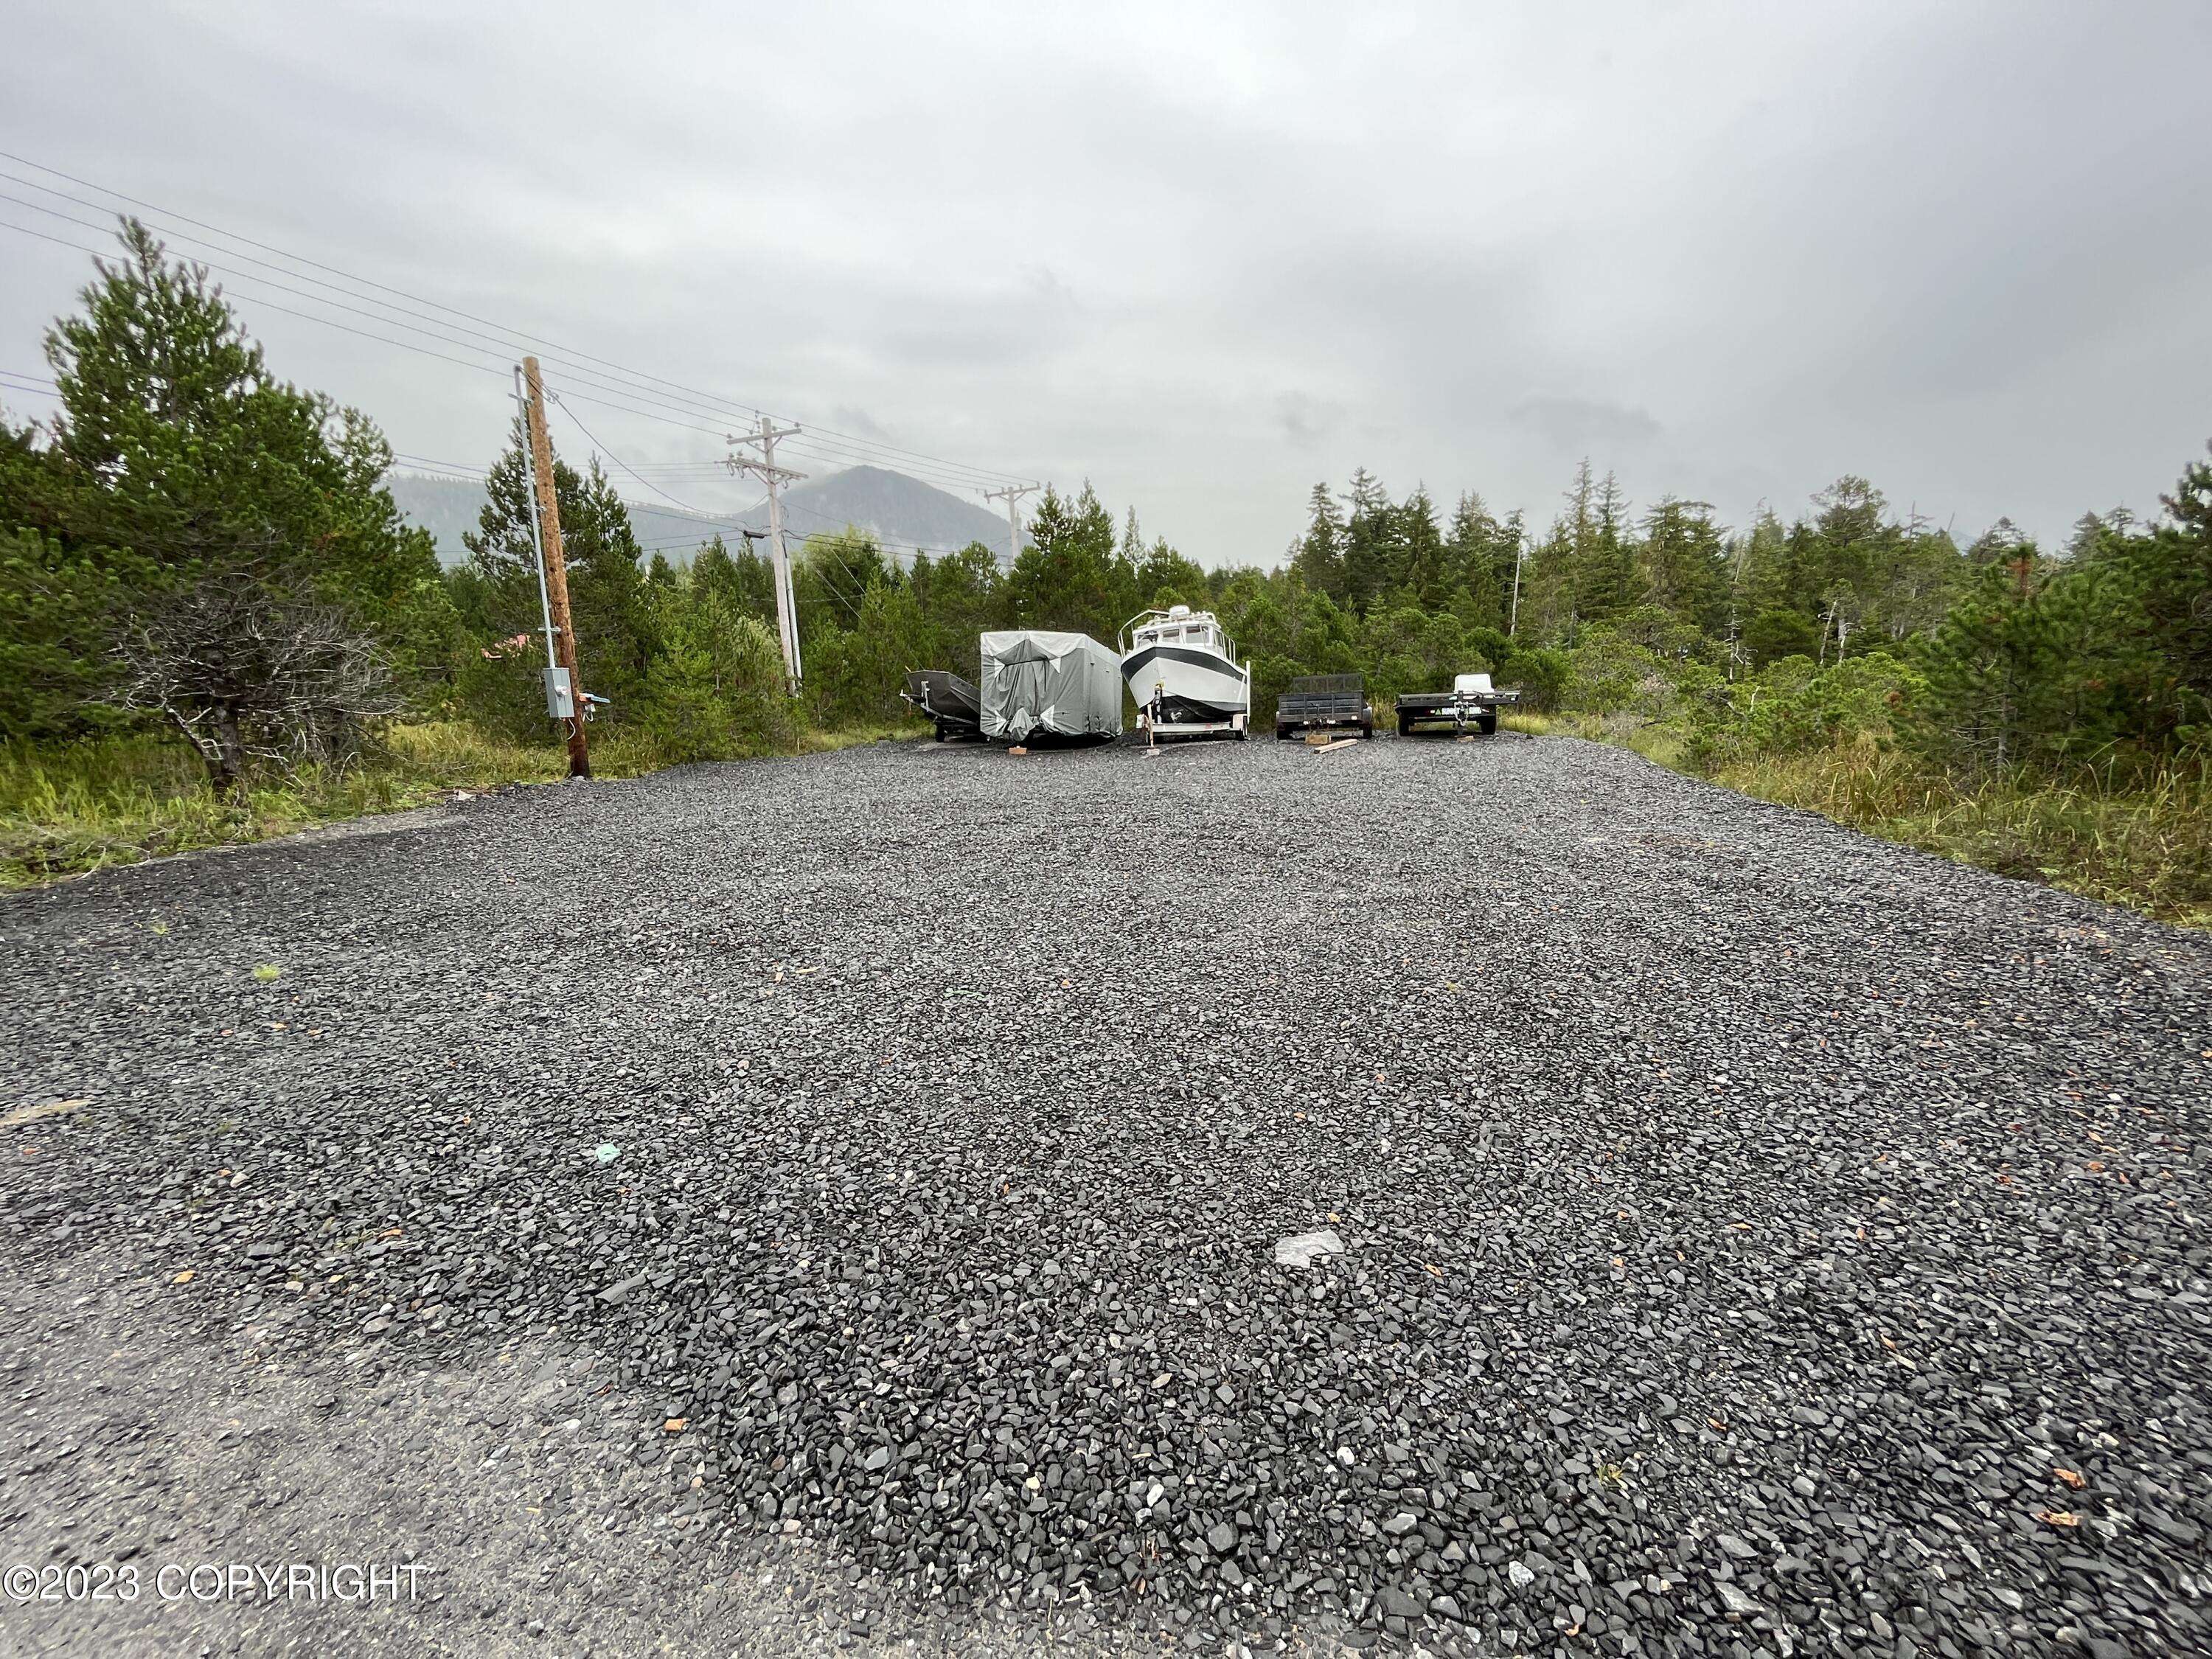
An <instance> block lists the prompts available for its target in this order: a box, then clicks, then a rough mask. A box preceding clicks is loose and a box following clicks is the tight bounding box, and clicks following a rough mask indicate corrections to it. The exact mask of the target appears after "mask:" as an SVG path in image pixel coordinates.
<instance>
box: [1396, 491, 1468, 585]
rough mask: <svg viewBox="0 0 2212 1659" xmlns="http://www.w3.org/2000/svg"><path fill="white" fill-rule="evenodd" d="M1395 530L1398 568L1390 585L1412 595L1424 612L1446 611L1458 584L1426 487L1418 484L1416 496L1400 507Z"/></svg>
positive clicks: (1408, 497) (1407, 499)
mask: <svg viewBox="0 0 2212 1659" xmlns="http://www.w3.org/2000/svg"><path fill="white" fill-rule="evenodd" d="M1395 531H1396V533H1395V537H1394V538H1393V539H1394V540H1395V543H1396V546H1395V548H1394V549H1393V552H1394V554H1395V559H1396V568H1395V570H1394V571H1393V573H1392V575H1393V578H1394V580H1393V581H1392V584H1391V586H1393V587H1394V588H1395V589H1396V590H1397V591H1398V592H1402V593H1407V594H1410V595H1411V596H1412V597H1413V599H1414V601H1415V602H1416V603H1417V604H1419V605H1420V606H1421V608H1422V609H1423V610H1425V611H1442V610H1443V609H1444V608H1445V607H1446V605H1448V604H1449V600H1450V598H1451V593H1452V590H1453V588H1454V587H1455V586H1456V584H1455V582H1454V581H1453V580H1452V574H1453V573H1452V571H1451V568H1450V566H1449V559H1448V557H1447V555H1446V553H1445V550H1444V538H1443V532H1441V531H1439V530H1438V529H1437V507H1436V503H1435V502H1434V501H1431V499H1430V497H1429V492H1428V487H1427V486H1426V485H1425V484H1417V485H1415V486H1414V489H1413V494H1412V495H1408V496H1407V497H1406V499H1405V501H1403V502H1401V504H1400V505H1399V507H1398V511H1397V514H1396V525H1395Z"/></svg>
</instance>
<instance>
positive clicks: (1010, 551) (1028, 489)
mask: <svg viewBox="0 0 2212 1659" xmlns="http://www.w3.org/2000/svg"><path fill="white" fill-rule="evenodd" d="M1035 494H1036V485H1035V484H1008V485H1007V486H1006V488H1005V489H987V490H985V491H984V492H983V499H984V500H985V501H1005V502H1006V568H1007V569H1009V570H1012V568H1014V561H1015V560H1017V559H1018V558H1020V557H1021V556H1022V519H1021V514H1020V513H1019V512H1018V511H1017V510H1016V508H1015V506H1014V503H1015V502H1017V501H1020V500H1021V498H1022V497H1023V496H1024V495H1035Z"/></svg>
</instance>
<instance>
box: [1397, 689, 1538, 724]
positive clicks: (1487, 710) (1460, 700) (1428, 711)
mask: <svg viewBox="0 0 2212 1659" xmlns="http://www.w3.org/2000/svg"><path fill="white" fill-rule="evenodd" d="M1520 701H1521V694H1520V693H1519V692H1518V691H1498V690H1492V687H1491V684H1490V676H1489V675H1487V674H1462V675H1459V676H1457V677H1456V678H1454V679H1453V681H1452V689H1451V690H1449V691H1408V692H1406V693H1405V694H1404V695H1403V696H1400V697H1399V699H1398V735H1399V736H1400V737H1401V738H1410V737H1412V736H1413V732H1414V731H1415V730H1416V729H1417V728H1418V727H1420V726H1431V727H1434V726H1449V727H1451V729H1452V730H1453V731H1455V732H1465V731H1467V730H1468V729H1469V728H1470V727H1472V728H1473V729H1474V730H1475V731H1477V732H1481V733H1483V735H1484V736H1486V737H1487V736H1488V735H1489V734H1490V733H1491V732H1495V731H1496V730H1497V729H1498V709H1499V708H1502V707H1504V705H1506V704H1508V703H1516V702H1520Z"/></svg>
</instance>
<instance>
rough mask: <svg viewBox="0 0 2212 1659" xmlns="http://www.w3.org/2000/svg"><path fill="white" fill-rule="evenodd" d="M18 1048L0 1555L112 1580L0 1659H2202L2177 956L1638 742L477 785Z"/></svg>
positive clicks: (161, 941) (315, 870) (838, 760)
mask: <svg viewBox="0 0 2212 1659" xmlns="http://www.w3.org/2000/svg"><path fill="white" fill-rule="evenodd" d="M0 1012H4V1016H5V1018H4V1028H5V1029H4V1038H0V1042H4V1048H0V1053H4V1054H5V1057H6V1061H7V1069H6V1073H5V1084H4V1088H0V1116H4V1117H8V1118H10V1119H12V1120H15V1121H9V1124H8V1127H4V1128H0V1170H4V1174H0V1214H4V1215H5V1217H6V1218H7V1222H8V1225H6V1226H5V1227H4V1228H0V1263H4V1265H5V1266H6V1267H7V1268H8V1284H7V1291H6V1294H5V1296H4V1297H0V1381H4V1382H5V1383H7V1384H8V1387H7V1389H6V1390H5V1393H4V1395H0V1565H7V1564H11V1563H23V1564H28V1565H33V1566H34V1567H58V1566H60V1565H66V1564H70V1563H75V1564H80V1565H85V1566H87V1567H88V1569H89V1570H97V1569H100V1568H101V1567H102V1566H103V1565H105V1566H106V1570H107V1571H110V1572H111V1573H112V1572H113V1571H116V1568H115V1566H114V1564H116V1563H118V1562H123V1563H125V1564H129V1563H132V1562H135V1563H137V1565H138V1566H139V1568H140V1571H141V1574H142V1577H143V1583H144V1585H145V1593H144V1594H142V1595H140V1596H139V1597H138V1598H137V1599H136V1600H134V1601H129V1602H121V1601H105V1602H100V1603H97V1604H94V1603H86V1602H74V1601H70V1600H68V1599H67V1595H68V1594H69V1593H70V1585H71V1583H74V1584H75V1585H76V1588H77V1589H86V1590H87V1592H88V1587H89V1585H90V1584H91V1583H92V1581H91V1579H89V1578H87V1577H80V1578H79V1579H77V1580H75V1581H70V1580H68V1579H66V1578H64V1579H63V1580H62V1581H61V1592H60V1593H61V1594H63V1595H64V1599H63V1600H60V1601H36V1600H33V1601H31V1602H30V1603H28V1604H27V1605H15V1604H11V1603H9V1602H5V1601H0V1650H28V1651H48V1650H51V1651H57V1652H62V1651H86V1652H91V1651H101V1652H114V1651H134V1650H147V1651H163V1652H169V1651H178V1650H193V1649H195V1648H197V1647H204V1648H205V1649H206V1650H211V1651H225V1652H227V1651H234V1650H235V1651H243V1652H263V1651H280V1650H283V1651H299V1652H302V1653H308V1652H330V1651H336V1650H374V1651H388V1652H393V1653H399V1652H416V1651H426V1650H430V1651H444V1652H453V1653H477V1652H484V1651H508V1650H512V1651H518V1652H536V1651H545V1652H557V1653H563V1654H566V1653H581V1652H587V1651H588V1652H599V1653H633V1652H635V1653H644V1652H669V1653H697V1652H738V1653H744V1654H751V1653H756V1652H759V1653H791V1654H800V1653H807V1652H813V1651H818V1650H825V1649H830V1648H836V1647H850V1648H853V1649H854V1650H858V1651H883V1652H886V1653H898V1654H905V1653H908V1652H909V1651H916V1650H921V1651H933V1652H945V1653H967V1652H973V1651H985V1652H994V1653H1006V1654H1014V1653H1022V1652H1027V1651H1030V1650H1034V1649H1036V1648H1038V1647H1041V1646H1043V1645H1045V1644H1048V1643H1050V1644H1052V1645H1053V1646H1054V1650H1077V1651H1084V1650H1122V1651H1131V1652H1150V1653H1158V1652H1160V1651H1162V1650H1163V1644H1167V1645H1169V1646H1172V1647H1178V1648H1180V1649H1183V1650H1191V1651H1202V1652H1208V1653H1212V1654H1230V1655H1232V1656H1233V1655H1236V1654H1237V1650H1239V1649H1240V1648H1249V1649H1250V1650H1252V1651H1254V1652H1261V1651H1265V1650H1269V1649H1273V1648H1277V1647H1285V1648H1288V1649H1290V1650H1293V1651H1305V1650H1311V1651H1315V1652H1333V1651H1335V1650H1338V1649H1339V1648H1340V1647H1341V1646H1348V1647H1351V1648H1352V1649H1355V1650H1357V1649H1372V1648H1376V1647H1378V1646H1379V1647H1380V1648H1381V1649H1383V1650H1386V1651H1389V1650H1402V1649H1407V1648H1409V1647H1411V1646H1413V1645H1415V1644H1418V1645H1419V1646H1420V1647H1424V1648H1425V1649H1427V1650H1429V1651H1431V1652H1432V1653H1460V1652H1464V1653H1470V1654H1472V1653H1481V1654H1496V1653H1509V1654H1510V1653H1516V1652H1528V1653H1538V1652H1544V1653H1548V1652H1555V1651H1556V1652H1563V1653H1568V1652H1572V1653H1579V1652H1590V1653H1597V1654H1608V1655H1609V1654H1645V1655H1656V1654H1669V1653H1682V1654H1751V1653H1767V1654H1772V1653H1783V1654H1790V1653H1793V1652H1799V1653H1824V1654H1825V1653H1853V1654H1862V1653H1863V1654H1881V1655H1887V1654H1897V1655H1912V1654H1922V1655H1936V1654H1941V1655H1954V1656H1955V1655H1966V1654H1976V1653H1984V1652H1993V1653H2008V1654H2018V1655H2039V1654H2045V1653H2052V1652H2065V1651H2069V1650H2070V1651H2075V1652H2081V1653H2084V1654H2088V1655H2093V1656H2098V1659H2121V1656H2138V1655H2157V1654H2168V1653H2171V1654H2185V1653H2191V1652H2203V1651H2205V1650H2207V1649H2208V1647H2212V1615H2208V1610H2207V1607H2206V1605H2205V1602H2204V1601H2203V1595H2204V1592H2205V1591H2206V1590H2207V1589H2212V1568H2208V1565H2207V1562H2208V1557H2209V1556H2212V1550H2208V1547H2207V1534H2206V1530H2205V1528H2207V1526H2208V1524H2212V1419H2208V1407H2207V1403H2206V1397H2207V1384H2208V1373H2212V1366H2208V1356H2212V1340H2208V1338H2209V1337H2212V1319H2208V1304H2207V1301H2206V1296H2207V1278H2208V1275H2207V1262H2208V1241H2207V1237H2206V1231H2205V1225H2204V1220H2203V1216H2204V1211H2205V1206H2206V1194H2205V1192H2204V1177H2205V1172H2206V1163H2207V1160H2206V1155H2205V1153H2204V1152H2203V1150H2202V1149H2201V1146H2200V1140H2201V1137H2202V1135H2203V1132H2204V1129H2205V1127H2206V1125H2205V1118H2206V1115H2207V1111H2208V1105H2207V1101H2208V1097H2212V942H2208V941H2207V940H2206V939H2203V938H2201V937H2196V936H2191V935H2188V934H2184V933H2178V932H2175V931H2173V930H2171V929H2166V928H2162V927H2158V926H2156V925H2154V924H2151V923H2148V922H2145V921H2139V920H2136V919H2135V918H2133V917H2131V916H2128V915H2122V914H2119V913H2116V912H2112V911H2108V910H2106V909H2103V908H2099V907H2097V906H2094V905H2093V904H2090V903H2088V902H2085V901H2082V900H2079V899H2075V898H2073V897H2070V896H2066V895H2063V894H2059V893H2055V892H2051V891H2048V890H2041V889H2038V888H2034V887H2030V886H2027V885H2023V884H2016V883H2012V882H2008V881H2004V880H2001V879H1998V878H1994V877H1990V876H1988V875H1984V874H1982V873H1980V872H1974V871H1971V870H1967V869H1965V868H1961V867H1959V866H1952V865H1949V864H1946V863H1944V862H1942V861H1940V860H1935V859H1932V858H1929V857H1925V856H1923V855H1920V854H1915V853H1912V852H1910V851H1906V850H1904V849H1900V848H1894V847H1891V846H1887V845H1885V844H1883V843H1881V842H1874V841H1870V840H1868V839H1866V838H1864V837H1862V836H1857V835H1854V834H1852V833H1850V832H1849V831H1846V830H1844V829H1838V828H1837V827H1835V826H1834V825H1832V824H1830V823H1826V822H1825V821H1822V820H1820V819H1817V818H1814V817H1809V816H1807V815H1803V814H1800V813H1796V812H1791V811H1784V810H1782V809H1779V808H1774V807H1770V806H1765V805H1759V804H1757V803H1754V802H1750V801H1747V800H1745V799H1741V798H1740V797H1737V796H1735V795H1732V794H1729V793H1724V792H1722V791H1719V790H1717V789H1713V788H1711V787H1706V786H1704V785H1701V784H1699V783H1697V782H1694V781H1689V780H1686V779H1684V778H1681V777H1678V776H1675V775H1671V774H1668V773H1666V772H1663V771H1662V770H1659V769H1656V768H1654V767H1651V766H1650V765H1647V764H1646V763H1644V762H1642V761H1641V760H1639V759H1638V758H1637V757H1634V756H1632V755H1629V754H1626V753H1624V752H1622V751H1620V750H1612V749H1607V748H1601V747H1596V746H1592V745H1589V744H1581V743H1577V742H1574V741H1572V740H1568V739H1548V738H1547V739H1541V740H1528V739H1519V740H1516V739H1510V738H1496V739H1491V740H1486V741H1480V742H1465V743H1454V742H1451V741H1449V739H1447V740H1443V741H1420V740H1412V741H1395V742H1393V741H1383V742H1377V743H1371V744H1359V745H1357V746H1354V747H1352V748H1348V749H1344V750H1335V751H1333V752H1331V753H1328V754H1325V755H1322V754H1316V753H1312V752H1310V751H1308V750H1304V748H1303V747H1299V748H1293V747H1291V746H1289V745H1281V746H1278V745H1276V744H1269V743H1264V742H1261V743H1253V744H1243V745H1236V746H1229V745H1220V746H1212V747H1206V748H1194V749H1186V750H1176V751H1173V752H1170V753H1167V754H1164V755H1162V756H1158V757H1148V756H1146V755H1145V754H1144V753H1142V752H1141V751H1139V750H1133V749H1127V748H1115V749H1110V750H1092V751H1087V752H1079V753H1055V754H1037V755H1032V756H1030V757H1026V758H1018V757H1010V756H1007V755H1006V754H1004V753H1001V752H998V751H994V750H979V749H964V748H957V747H951V748H948V747H940V746H938V745H933V744H897V745H878V746H876V747H874V748H871V749H866V750H848V751H846V752H843V753H841V754H836V755H829V756H822V757H811V758H808V759H804V760H797V761H783V762H770V763H751V764H744V765H736V766H721V767H703V768H696V769H685V770H681V771H677V772H670V773H663V774H660V775H656V776H653V777H650V778H646V779H641V780H636V781H625V782H605V783H600V782H594V783H588V784H580V785H571V786H565V787H549V788H540V789H532V790H521V791H515V792H513V793H506V794H503V795H501V796H498V797H495V798H493V799H483V800H478V801H475V802H471V803H469V804H468V805H465V806H464V807H462V808H459V809H458V810H457V811H455V812H454V813H453V814H452V815H451V816H449V817H445V818H442V819H439V818H432V819H429V820H427V821H426V820H423V819H420V818H417V819H414V820H411V821H410V823H408V824H406V825H405V826H404V827H400V828H396V829H391V830H389V831H388V832H380V833H364V834H359V835H354V836H348V837H345V838H343V839H337V840H325V841H321V842H304V841H303V842H276V843H271V844H268V845H264V846H261V847H258V848H246V849H242V850H240V851H236V852H232V853H227V854H217V855H211V856H207V857H202V858H197V859H191V860H179V861H175V862H173V863H169V864H165V865H160V866H147V867H143V868H139V869H136V870H126V871H119V872H112V873H110V874H107V875H104V876H101V877H97V878H93V879H90V880H88V881H84V882H82V883H78V884H73V885H70V886H68V887H64V888H60V889H56V890H49V891H46V892H43V893H39V894H33V895H24V896H15V897H13V898H9V899H6V900H4V901H0ZM72 1103H73V1104H72ZM1321 1231H1328V1232H1330V1233H1333V1234H1334V1236H1335V1242H1336V1243H1340V1245H1341V1246H1342V1249H1341V1250H1340V1252H1339V1253H1336V1254H1329V1255H1322V1256H1321V1257H1320V1258H1319V1259H1317V1260H1316V1261H1314V1262H1313V1263H1312V1265H1311V1266H1310V1267H1294V1266H1282V1265H1278V1264H1277V1262H1276V1261H1275V1259H1274V1249H1275V1245H1276V1243H1277V1241H1278V1240H1279V1239H1282V1238H1284V1237H1286V1236H1291V1235H1298V1234H1308V1233H1315V1232H1321ZM210 1561H216V1562H236V1561H244V1562H246V1563H250V1564H264V1565H265V1564H277V1565H283V1564H289V1563H300V1562H305V1563H308V1564H311V1565H314V1564H319V1565H323V1566H328V1565H331V1564H332V1563H336V1562H343V1561H367V1562H382V1563H385V1564H386V1565H387V1567H390V1566H392V1565H393V1564H406V1563H414V1564H419V1565H421V1566H422V1569H423V1570H424V1572H423V1573H422V1574H418V1575H416V1585H417V1587H418V1588H417V1594H416V1595H415V1596H414V1597H413V1598H411V1599H407V1600H404V1601H402V1600H400V1599H399V1598H398V1597H396V1596H387V1597H386V1598H384V1599H383V1600H381V1601H376V1602H374V1603H373V1604H370V1605H362V1604H360V1603H359V1602H357V1601H347V1600H346V1599H345V1598H343V1597H342V1596H338V1595H329V1594H326V1595H321V1596H319V1597H317V1596H314V1595H309V1596H307V1597H305V1598H303V1597H302V1596H301V1595H300V1594H299V1593H298V1592H297V1591H296V1590H293V1589H287V1590H285V1591H284V1592H283V1593H281V1594H279V1593H276V1592H273V1591H269V1590H267V1589H265V1586H264V1589H260V1590H246V1591H240V1592H239V1593H236V1594H231V1593H228V1592H226V1594H225V1595H222V1596H218V1597H214V1598H210V1599H209V1600H206V1601H201V1600H197V1599H196V1598H195V1596H194V1595H192V1594H191V1593H189V1592H187V1593H185V1594H181V1595H174V1596H167V1597H165V1596H163V1595H161V1594H158V1593H156V1591H155V1584H154V1577H155V1573H156V1571H158V1569H159V1568H160V1567H161V1566H163V1565H181V1566H185V1567H189V1566H190V1565H194V1564H200V1563H206V1562H210ZM171 1582H172V1583H181V1582H183V1581H181V1580H178V1579H173V1580H172V1581H171Z"/></svg>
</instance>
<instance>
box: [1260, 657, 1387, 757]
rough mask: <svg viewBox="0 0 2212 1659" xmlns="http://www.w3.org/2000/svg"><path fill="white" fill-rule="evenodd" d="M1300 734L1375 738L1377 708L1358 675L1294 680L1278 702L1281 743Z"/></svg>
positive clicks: (1277, 713)
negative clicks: (1345, 734) (1350, 733)
mask: <svg viewBox="0 0 2212 1659" xmlns="http://www.w3.org/2000/svg"><path fill="white" fill-rule="evenodd" d="M1297 732H1358V733H1359V735H1360V736H1361V737H1363V738H1371V737H1373V736H1374V735H1375V705H1374V704H1373V703H1371V702H1368V701H1367V682H1366V681H1365V680H1364V679H1363V678H1360V677H1359V676H1358V675H1357V674H1306V675H1303V676H1301V677H1300V678H1297V679H1294V680H1292V681H1291V683H1290V684H1288V685H1286V686H1285V687H1284V688H1283V693H1282V695H1281V696H1279V697H1277V698H1276V699H1275V738H1276V740H1277V741H1278V742H1280V741H1282V740H1284V739H1285V738H1290V737H1291V736H1293V735H1294V734H1296V733H1297Z"/></svg>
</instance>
